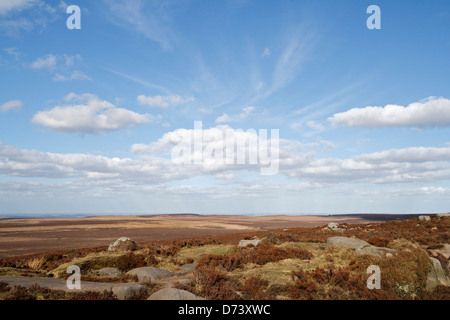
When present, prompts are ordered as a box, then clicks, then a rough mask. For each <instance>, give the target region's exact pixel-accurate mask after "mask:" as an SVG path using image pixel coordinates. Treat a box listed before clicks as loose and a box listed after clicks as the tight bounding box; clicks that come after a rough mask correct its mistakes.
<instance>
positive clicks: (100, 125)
mask: <svg viewBox="0 0 450 320" xmlns="http://www.w3.org/2000/svg"><path fill="white" fill-rule="evenodd" d="M66 101H68V102H70V101H78V102H79V104H71V105H65V106H56V107H54V108H53V109H50V110H45V111H40V112H38V113H36V114H35V115H34V117H33V120H32V121H33V123H35V124H39V125H42V126H45V127H47V128H50V129H52V130H55V131H61V132H77V133H91V134H95V133H102V132H107V131H113V130H119V129H123V128H126V127H129V126H133V125H136V124H141V123H148V122H151V121H152V120H154V119H153V118H152V117H151V116H150V115H148V114H139V113H136V112H133V111H131V110H128V109H123V108H117V107H116V106H114V105H113V104H112V103H110V102H108V101H105V100H100V99H99V98H98V97H97V96H95V95H92V94H83V95H76V94H73V93H72V94H70V95H68V96H67V97H66Z"/></svg>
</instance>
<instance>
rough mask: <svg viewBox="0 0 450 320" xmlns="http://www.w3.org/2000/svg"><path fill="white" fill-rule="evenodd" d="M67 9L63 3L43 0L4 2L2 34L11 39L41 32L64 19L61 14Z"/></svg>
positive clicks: (0, 16)
mask: <svg viewBox="0 0 450 320" xmlns="http://www.w3.org/2000/svg"><path fill="white" fill-rule="evenodd" d="M66 7H67V6H66ZM66 7H64V2H63V1H59V3H56V2H55V3H51V4H49V3H46V2H45V1H43V0H2V1H0V32H2V33H3V34H5V35H6V36H9V37H17V36H19V35H21V34H22V33H23V32H32V31H38V32H40V31H41V30H43V29H45V28H46V27H47V25H48V24H50V23H52V22H54V21H56V20H58V19H61V17H64V16H61V15H60V14H59V13H63V12H64V13H65V11H64V10H65V8H66Z"/></svg>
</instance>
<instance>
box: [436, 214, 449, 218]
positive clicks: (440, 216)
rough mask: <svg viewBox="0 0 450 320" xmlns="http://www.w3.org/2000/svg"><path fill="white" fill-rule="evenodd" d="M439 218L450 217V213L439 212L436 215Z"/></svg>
mask: <svg viewBox="0 0 450 320" xmlns="http://www.w3.org/2000/svg"><path fill="white" fill-rule="evenodd" d="M436 216H437V217H438V218H439V219H441V218H448V217H450V213H439V214H438V215H436Z"/></svg>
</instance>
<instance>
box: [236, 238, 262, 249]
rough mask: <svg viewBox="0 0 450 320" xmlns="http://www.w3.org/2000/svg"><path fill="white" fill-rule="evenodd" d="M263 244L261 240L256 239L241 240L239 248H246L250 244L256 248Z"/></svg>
mask: <svg viewBox="0 0 450 320" xmlns="http://www.w3.org/2000/svg"><path fill="white" fill-rule="evenodd" d="M260 242H261V240H258V239H254V240H241V241H239V244H238V246H239V247H246V246H248V245H250V244H252V245H254V246H255V247H256V246H257V245H258V244H259V243H260Z"/></svg>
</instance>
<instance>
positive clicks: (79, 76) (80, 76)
mask: <svg viewBox="0 0 450 320" xmlns="http://www.w3.org/2000/svg"><path fill="white" fill-rule="evenodd" d="M53 80H54V81H57V82H63V81H73V80H88V81H92V79H91V77H89V76H88V75H86V74H85V73H83V72H81V71H73V72H72V73H71V74H70V75H68V76H65V75H62V74H60V73H57V74H55V76H54V77H53Z"/></svg>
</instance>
